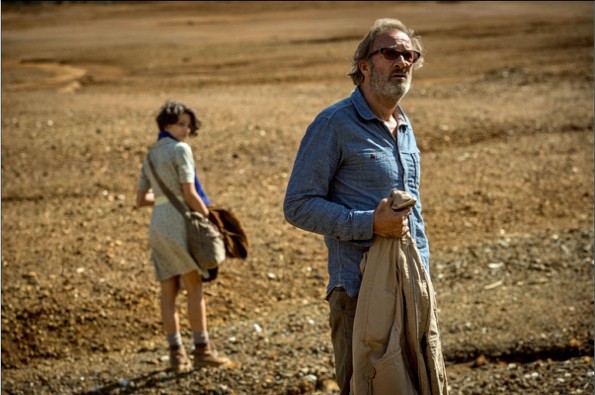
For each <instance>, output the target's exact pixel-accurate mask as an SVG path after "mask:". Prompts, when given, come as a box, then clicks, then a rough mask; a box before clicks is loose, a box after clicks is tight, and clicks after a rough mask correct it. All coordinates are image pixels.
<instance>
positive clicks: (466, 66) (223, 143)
mask: <svg viewBox="0 0 595 395" xmlns="http://www.w3.org/2000/svg"><path fill="white" fill-rule="evenodd" d="M379 17H397V18H400V19H401V20H403V21H404V22H405V23H406V24H408V25H410V26H411V27H413V28H415V29H417V30H418V31H419V32H420V33H421V35H422V37H423V40H424V42H425V44H426V47H427V51H428V52H427V61H426V65H425V67H424V68H423V69H421V70H420V71H419V72H418V73H417V74H416V76H415V78H414V83H413V87H412V91H411V92H410V94H409V95H408V96H407V97H406V98H405V100H404V101H403V103H402V104H403V107H404V108H405V109H406V111H407V112H408V114H409V115H410V117H411V118H412V121H413V122H414V129H415V131H416V135H417V140H418V143H419V146H420V148H421V151H422V187H421V192H422V198H423V203H424V210H425V211H424V213H425V218H426V222H427V229H428V235H429V239H430V243H431V249H432V264H431V267H432V278H433V281H434V287H435V288H436V290H437V292H438V304H439V307H440V313H439V319H440V325H441V330H442V341H443V351H444V355H445V358H446V362H447V370H448V378H449V384H450V388H451V393H453V394H586V393H592V392H593V311H594V306H593V165H594V164H593V122H594V121H593V48H594V45H593V3H592V2H543V3H540V2H530V3H529V2H442V3H438V2H420V3H416V2H378V3H374V2H365V3H364V2H348V3H336V2H333V3H327V2H300V3H297V2H296V3H292V2H241V3H235V2H207V3H197V2H182V3H175V2H172V3H168V2H152V3H142V2H138V3H134V4H132V3H120V2H84V3H78V4H73V3H69V2H62V3H59V4H55V3H50V2H45V3H43V4H39V3H38V4H28V5H24V4H21V5H11V4H10V3H9V2H2V173H1V175H2V383H1V384H2V393H3V394H186V393H188V394H189V393H195V394H300V393H308V394H313V393H319V394H331V393H336V385H335V384H334V382H333V379H334V373H333V372H334V370H333V365H332V364H333V358H332V349H331V345H330V338H329V333H328V327H327V321H326V320H327V305H326V302H325V301H324V300H323V293H324V288H325V284H326V280H327V272H326V266H325V259H326V252H325V248H324V245H323V242H322V238H321V237H320V236H317V235H312V234H309V233H306V232H303V231H301V230H298V229H295V228H293V227H292V226H290V225H288V224H287V223H286V222H285V221H284V218H283V214H282V208H281V205H282V200H283V196H284V192H285V187H286V182H287V179H288V175H289V174H290V172H291V166H292V164H293V158H294V156H295V152H296V150H297V147H298V144H299V142H300V139H301V137H302V135H303V133H304V130H305V128H306V127H307V125H308V124H309V122H310V121H311V120H312V119H313V117H314V116H315V115H316V114H317V113H318V112H319V111H320V110H322V109H323V108H324V107H326V106H328V105H330V104H332V103H334V102H335V101H337V100H339V99H341V98H343V97H345V96H348V95H349V94H350V93H351V91H352V89H353V85H352V83H351V81H350V80H349V79H348V78H347V77H346V73H347V71H348V68H349V62H350V57H351V56H352V55H353V50H354V49H355V47H356V45H357V43H358V42H359V40H360V39H361V37H363V35H364V34H365V33H366V31H367V29H368V28H369V27H370V25H371V24H372V22H373V21H374V20H375V19H376V18H379ZM168 98H171V99H177V100H180V101H182V102H185V103H187V104H189V105H191V106H192V107H194V108H195V109H196V110H197V112H198V114H199V116H200V118H201V119H202V121H203V125H204V127H203V129H202V130H201V132H200V137H199V138H197V139H194V140H191V141H190V144H191V145H192V147H193V149H194V154H195V159H196V162H197V170H198V173H199V177H200V178H201V180H202V182H203V184H204V187H205V189H206V191H207V193H208V194H209V196H210V197H211V199H212V200H213V201H214V202H215V203H217V204H218V205H220V206H224V207H228V208H231V209H232V210H233V211H234V212H235V213H236V214H237V215H238V216H239V217H240V218H241V219H242V220H243V222H244V224H245V225H246V227H247V229H248V232H249V236H250V242H251V248H252V250H251V254H250V257H249V259H247V260H246V261H228V262H226V264H225V266H224V267H223V268H222V270H221V272H220V277H219V280H218V281H217V282H216V283H212V284H209V285H207V286H206V293H207V297H208V314H209V325H210V327H209V330H210V333H211V337H213V338H214V339H215V340H216V342H217V345H218V349H219V350H220V351H222V352H225V353H226V354H228V355H229V356H230V357H231V358H233V360H234V361H235V363H234V364H233V365H231V366H230V367H228V368H225V369H219V370H201V371H195V372H191V373H188V374H184V375H179V376H176V375H174V374H172V373H170V372H169V371H167V370H166V368H167V361H166V358H164V356H165V355H166V354H167V352H166V347H165V342H164V339H163V336H162V332H161V326H160V320H159V308H158V290H159V287H158V284H157V283H156V282H155V281H153V268H152V266H151V265H150V263H149V250H148V248H147V229H148V224H149V218H150V210H144V209H143V210H137V209H134V207H133V198H134V191H135V187H136V182H137V179H138V171H139V166H140V163H141V160H142V159H143V157H144V155H145V153H146V151H147V147H148V146H149V145H150V144H151V143H152V142H153V141H154V139H155V138H156V132H157V130H156V126H155V124H154V117H155V115H156V111H157V109H158V108H159V107H160V106H161V104H162V103H163V102H164V101H165V100H166V99H168ZM179 304H180V309H181V311H182V318H183V319H182V323H183V336H184V339H185V341H186V346H187V347H190V341H189V339H190V332H189V327H188V324H187V321H186V320H185V319H184V318H185V305H184V303H183V298H181V299H180V302H179Z"/></svg>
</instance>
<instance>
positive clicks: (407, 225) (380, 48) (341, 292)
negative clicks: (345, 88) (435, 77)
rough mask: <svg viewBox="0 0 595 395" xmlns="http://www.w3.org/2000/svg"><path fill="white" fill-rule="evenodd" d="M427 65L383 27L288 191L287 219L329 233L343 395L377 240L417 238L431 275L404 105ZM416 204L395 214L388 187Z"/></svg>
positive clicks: (366, 45)
mask: <svg viewBox="0 0 595 395" xmlns="http://www.w3.org/2000/svg"><path fill="white" fill-rule="evenodd" d="M422 64H423V48H422V45H421V42H420V39H419V36H418V35H417V34H416V33H415V32H414V31H413V30H410V29H408V28H407V27H406V26H405V25H403V24H402V23H401V22H400V21H398V20H396V19H379V20H377V21H376V22H375V23H374V25H373V26H372V28H371V29H370V31H369V32H368V34H367V35H366V36H365V37H364V39H363V40H362V41H361V42H360V44H359V46H358V47H357V49H356V51H355V54H354V57H353V63H352V69H351V71H350V73H349V76H350V77H351V79H352V80H353V83H354V84H355V85H356V86H357V88H356V89H355V90H354V91H353V93H352V95H351V97H349V98H346V99H344V100H342V101H340V102H338V103H336V104H334V105H332V106H330V107H328V108H326V109H325V110H323V111H322V112H321V113H320V114H319V115H318V116H317V117H316V118H315V119H314V121H313V122H312V123H311V124H310V125H309V127H308V129H307V131H306V133H305V135H304V137H303V139H302V142H301V144H300V148H299V151H298V153H297V156H296V159H295V163H294V167H293V171H292V174H291V177H290V179H289V183H288V185H287V192H286V195H285V200H284V205H283V210H284V213H285V218H286V220H287V221H288V222H289V223H291V224H292V225H294V226H297V227H299V228H301V229H304V230H307V231H310V232H314V233H317V234H322V235H324V240H325V244H326V246H327V249H328V271H329V283H328V286H327V294H326V299H327V300H328V302H329V307H330V317H329V325H330V328H331V339H332V343H333V350H334V354H335V370H336V375H337V382H338V384H339V387H340V388H341V394H349V392H350V385H349V382H350V379H351V375H352V371H353V368H352V333H353V320H354V316H355V307H356V305H357V296H358V293H359V289H360V285H361V274H360V268H359V265H360V262H361V260H362V257H363V255H364V253H365V252H366V251H367V250H368V249H369V248H370V245H371V244H372V240H373V238H374V236H375V235H379V236H383V237H391V238H400V237H402V236H403V235H405V234H406V233H407V232H408V231H410V232H411V235H412V236H413V238H414V240H415V241H416V244H417V247H418V249H419V251H420V254H421V256H422V260H423V262H424V265H425V267H426V269H428V270H429V247H428V242H427V238H426V234H425V230H424V223H423V219H422V216H421V203H420V196H419V184H420V154H419V149H418V148H417V144H416V141H415V137H414V135H413V129H412V127H411V123H410V122H409V118H408V117H407V116H406V115H405V112H404V111H403V110H402V108H401V107H400V105H399V103H400V101H401V99H402V98H403V97H404V96H405V95H406V94H407V92H408V91H409V87H410V85H411V78H412V75H413V70H414V69H418V68H420V67H421V66H422ZM394 188H396V189H399V190H402V191H406V192H408V193H409V194H410V195H412V197H414V198H415V199H416V201H417V203H416V205H415V206H413V207H412V208H411V209H406V210H402V211H396V212H395V211H393V210H392V209H391V208H390V204H389V201H388V199H387V198H386V197H387V196H389V193H390V191H391V190H392V189H394Z"/></svg>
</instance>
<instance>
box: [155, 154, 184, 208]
mask: <svg viewBox="0 0 595 395" xmlns="http://www.w3.org/2000/svg"><path fill="white" fill-rule="evenodd" d="M147 159H148V161H149V167H150V168H151V172H153V176H155V179H156V180H157V183H158V184H159V187H160V188H161V190H162V191H163V193H164V194H165V196H167V198H168V199H169V201H170V203H171V204H172V205H173V206H174V207H175V208H176V210H178V211H179V213H180V214H182V216H183V217H186V212H187V211H188V210H187V209H186V207H185V206H184V205H183V204H182V202H180V201H179V200H178V198H177V197H176V196H175V195H174V194H173V192H172V191H170V189H169V188H168V187H167V186H166V185H165V183H164V182H163V180H162V179H161V177H159V174H157V170H155V166H154V165H153V161H152V160H151V153H150V152H149V153H148V154H147Z"/></svg>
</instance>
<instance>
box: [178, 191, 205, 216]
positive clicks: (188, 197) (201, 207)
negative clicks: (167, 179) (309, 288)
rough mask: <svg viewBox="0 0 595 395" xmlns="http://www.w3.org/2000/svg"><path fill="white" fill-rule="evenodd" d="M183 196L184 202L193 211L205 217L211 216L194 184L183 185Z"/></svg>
mask: <svg viewBox="0 0 595 395" xmlns="http://www.w3.org/2000/svg"><path fill="white" fill-rule="evenodd" d="M182 194H183V195H184V201H185V202H186V204H187V205H188V207H190V209H191V210H193V211H197V212H199V213H201V214H202V215H204V216H205V217H208V216H209V209H208V208H207V206H206V205H205V203H204V202H203V200H202V199H201V198H200V196H198V193H196V188H195V187H194V183H193V182H187V183H182Z"/></svg>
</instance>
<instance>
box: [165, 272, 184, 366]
mask: <svg viewBox="0 0 595 395" xmlns="http://www.w3.org/2000/svg"><path fill="white" fill-rule="evenodd" d="M179 290H180V285H179V284H178V277H177V276H176V277H172V278H168V279H167V280H165V281H162V282H161V301H160V302H161V319H162V320H163V329H164V330H165V333H166V335H167V341H168V343H169V364H170V366H171V368H172V369H173V370H174V371H175V372H176V373H181V372H183V371H185V370H186V369H187V368H189V361H188V357H187V355H186V349H185V348H184V346H183V344H182V338H181V336H180V320H179V318H178V313H177V311H176V297H177V296H178V292H179Z"/></svg>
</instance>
